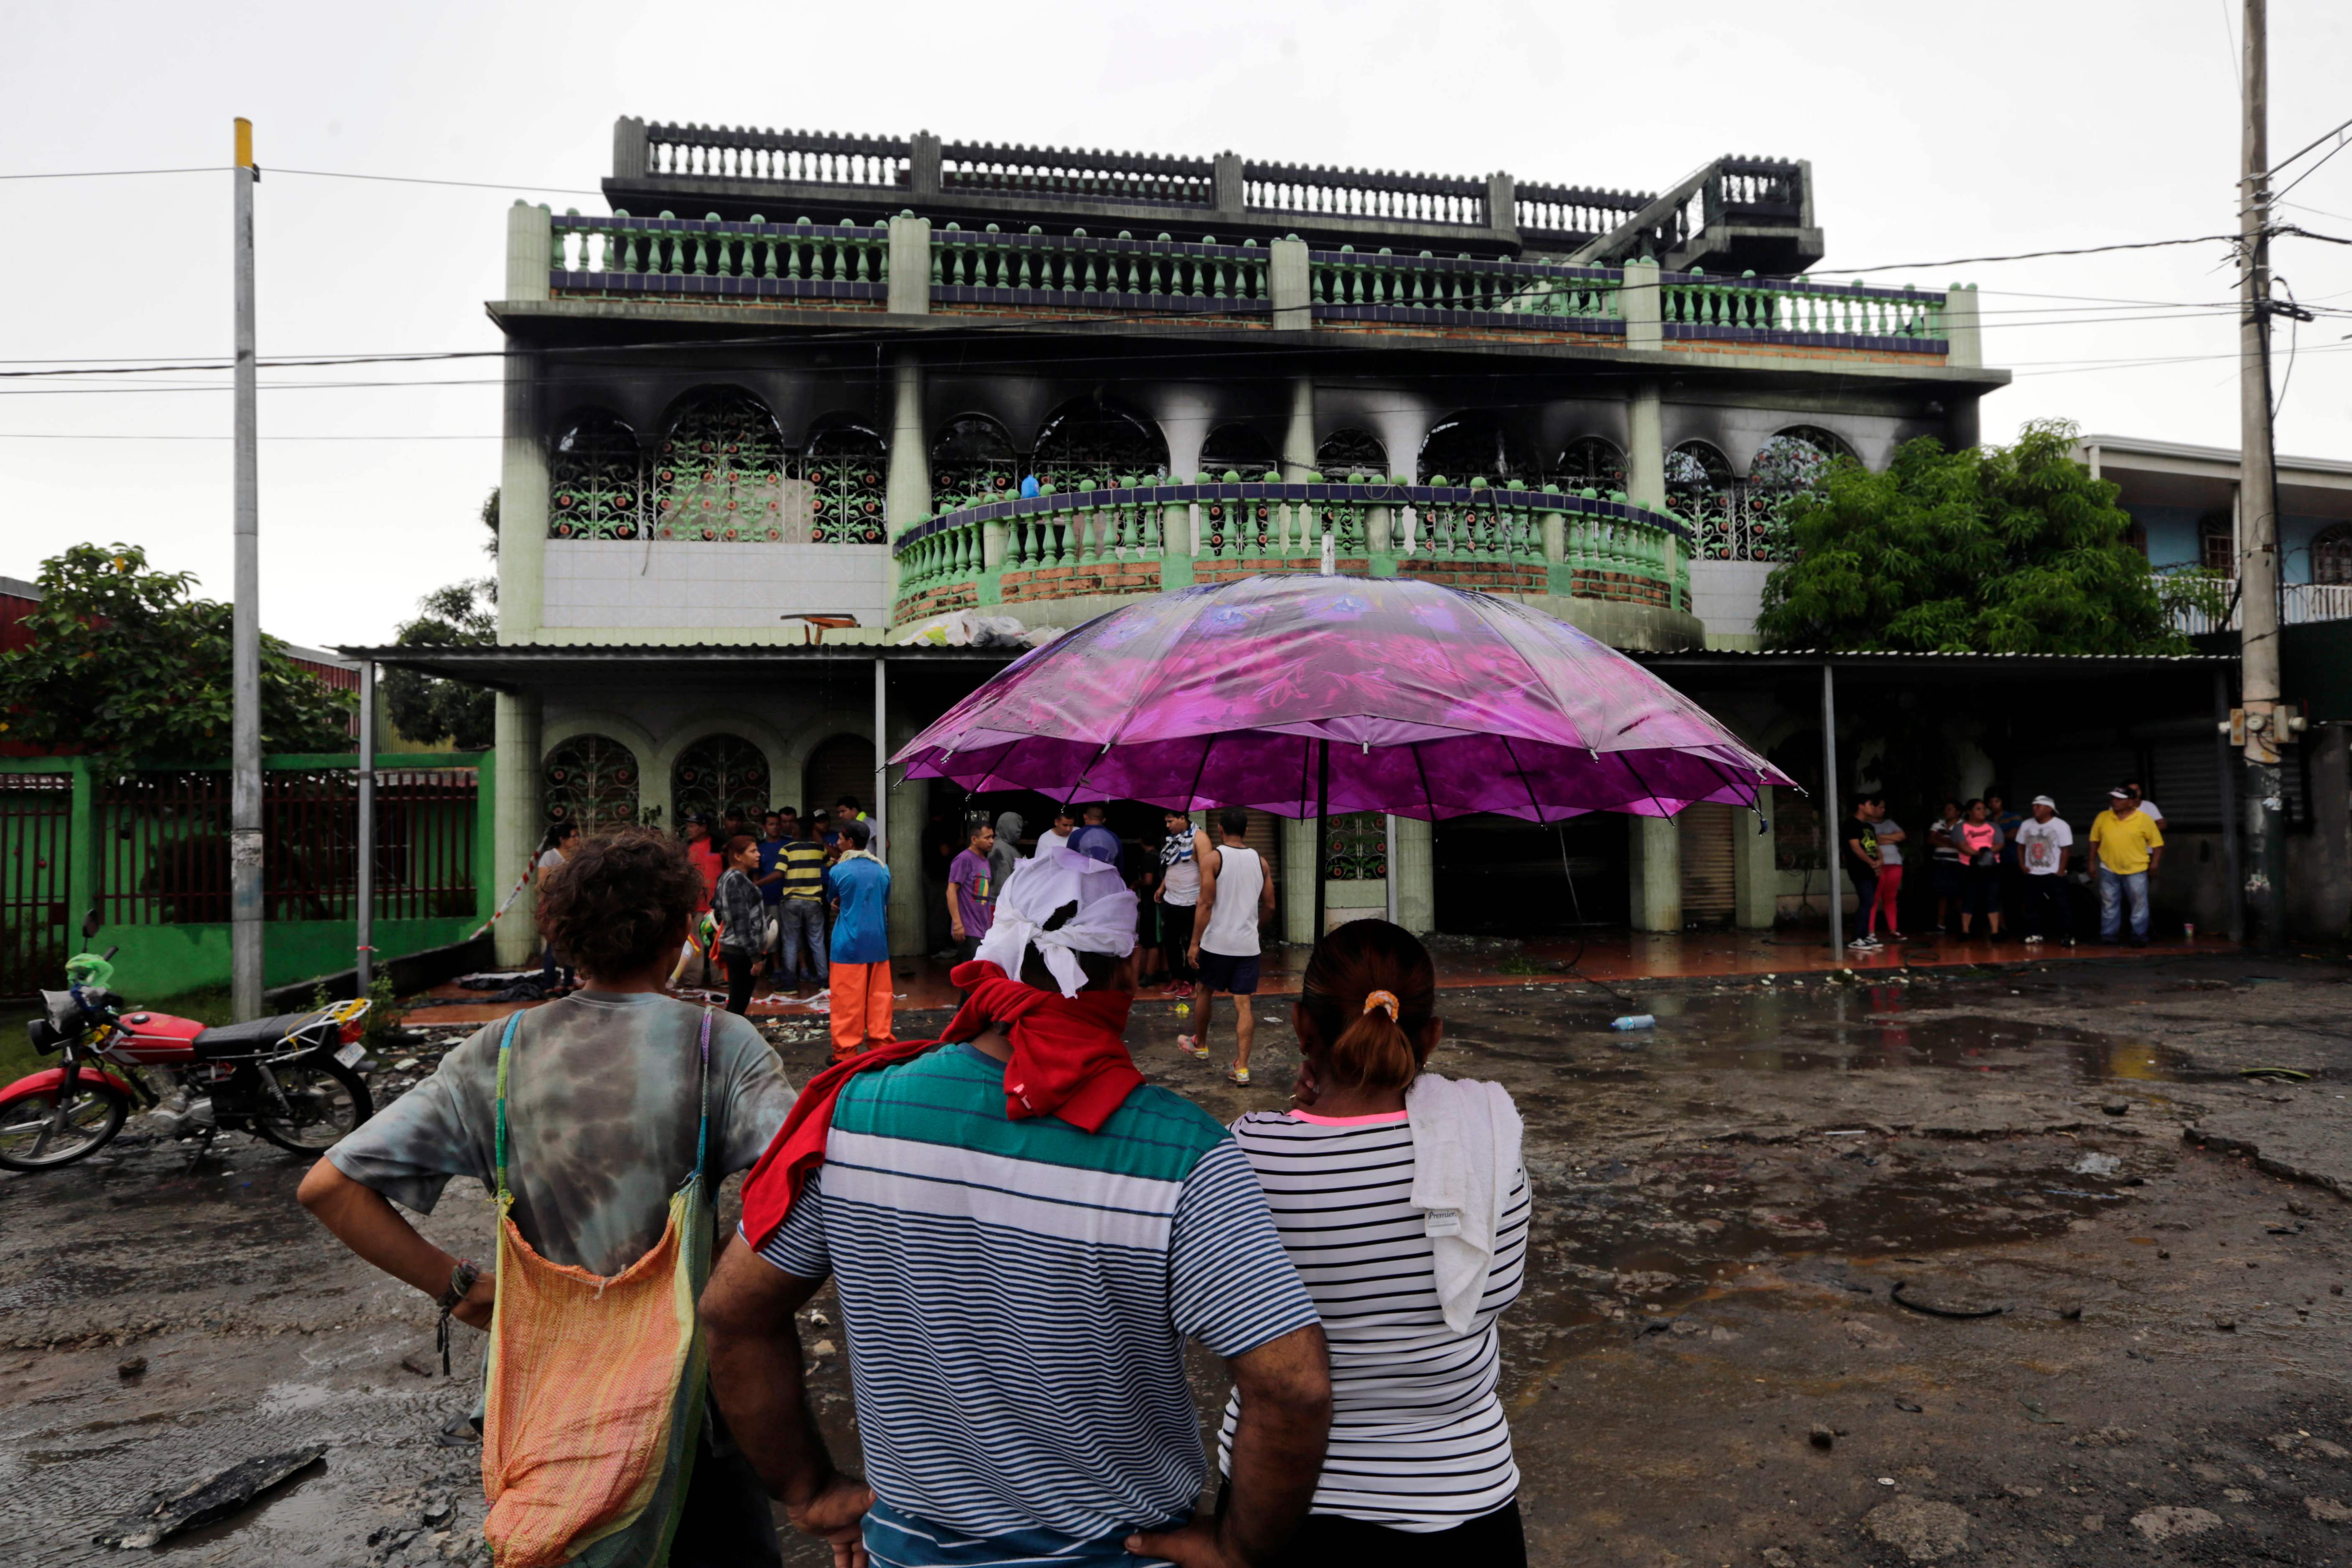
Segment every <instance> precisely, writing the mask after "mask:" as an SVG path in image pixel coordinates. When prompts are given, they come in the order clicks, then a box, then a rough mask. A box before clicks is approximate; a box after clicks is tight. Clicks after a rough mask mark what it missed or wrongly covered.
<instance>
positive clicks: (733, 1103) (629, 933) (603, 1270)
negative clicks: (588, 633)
mask: <svg viewBox="0 0 2352 1568" xmlns="http://www.w3.org/2000/svg"><path fill="white" fill-rule="evenodd" d="M705 896H706V891H705V886H704V883H703V880H702V876H701V873H699V872H698V870H697V869H696V868H695V867H694V866H692V865H691V864H689V863H688V860H687V852H686V849H685V846H683V845H682V844H680V843H679V842H678V841H677V840H675V839H671V838H667V837H665V836H663V835H661V834H658V833H655V832H650V831H646V830H644V829H639V828H626V829H623V830H621V831H617V832H614V833H610V834H604V835H599V836H597V837H595V838H592V839H590V840H588V841H586V842H585V843H584V844H582V845H581V846H580V847H579V848H577V849H576V850H574V851H573V852H572V856H571V858H570V859H569V860H567V861H566V862H564V866H563V874H562V876H560V877H557V878H555V879H553V880H552V881H551V883H550V884H549V886H548V889H547V894H546V897H545V900H544V902H543V903H542V904H541V910H540V924H541V931H542V932H543V933H544V935H545V936H547V938H548V940H549V941H551V943H553V944H554V946H555V947H556V949H557V950H558V951H559V952H561V953H562V954H564V955H565V956H568V957H569V958H571V959H572V962H573V963H575V964H577V965H578V966H579V968H580V973H581V978H582V980H583V987H582V988H581V989H580V990H578V991H575V992H573V993H572V995H571V996H569V997H566V998H563V999H562V1001H557V1002H550V1003H547V1004H546V1005H544V1006H542V1007H539V1008H535V1009H531V1010H530V1012H529V1013H527V1014H526V1015H525V1016H524V1018H523V1019H522V1021H521V1022H520V1025H519V1026H518V1028H517V1030H516V1038H515V1040H514V1044H513V1048H512V1050H511V1051H509V1060H508V1069H507V1076H508V1082H507V1089H506V1102H507V1124H508V1134H507V1141H508V1154H507V1165H508V1180H509V1186H510V1187H511V1188H512V1190H513V1192H514V1207H513V1209H512V1211H511V1213H512V1218H513V1220H514V1223H515V1227H516V1228H517V1229H519V1230H520V1232H521V1233H522V1238H523V1239H524V1240H525V1241H527V1242H529V1243H530V1246H531V1248H532V1249H534V1250H535V1251H537V1252H538V1253H539V1255H540V1256H541V1257H542V1258H545V1259H547V1260H549V1261H550V1262H552V1263H556V1264H567V1265H571V1266H573V1267H576V1268H581V1269H585V1270H588V1271H589V1272H590V1273H592V1274H596V1275H600V1276H604V1277H606V1278H610V1277H611V1276H614V1275H616V1274H619V1273H620V1272H621V1271H622V1270H625V1269H627V1268H628V1267H629V1266H630V1265H631V1264H633V1263H635V1262H636V1261H637V1260H639V1259H641V1258H643V1257H644V1256H645V1255H646V1253H647V1252H648V1251H650V1250H651V1249H653V1248H654V1246H655V1244H656V1242H658V1241H659V1240H660V1239H661V1237H662V1233H663V1230H664V1228H665V1226H666V1224H667V1220H668V1217H669V1198H670V1194H671V1193H672V1192H673V1191H675V1190H676V1189H677V1186H678V1183H679V1181H680V1179H681V1178H682V1177H683V1176H684V1175H685V1173H687V1172H688V1171H690V1170H692V1169H693V1168H694V1158H695V1145H696V1133H697V1128H698V1107H699V1103H700V1096H699V1090H700V1086H701V1080H702V1074H701V1067H700V1033H701V1029H702V1022H703V1015H702V1009H698V1008H695V1007H692V1006H689V1005H688V1004H687V1003H685V1002H682V1001H679V1000H677V998H672V997H667V996H664V995H663V994H662V980H663V977H665V976H666V975H667V973H668V971H669V966H670V962H671V959H672V957H673V956H675V955H676V954H677V950H678V947H679V946H680V945H681V944H682V943H684V942H685V940H686V929H687V925H688V922H689V921H690V920H691V919H693V918H694V916H695V915H696V913H697V906H698V904H701V903H702V902H703V901H704V899H705ZM505 1026H506V1020H505V1019H499V1021H498V1022H496V1023H491V1024H487V1025H485V1026H483V1028H482V1029H481V1030H478V1032H477V1033H475V1034H474V1035H473V1037H472V1038H470V1039H469V1040H467V1041H466V1042H465V1043H464V1044H463V1045H460V1046H459V1047H457V1050H455V1051H451V1052H450V1053H449V1054H448V1055H447V1056H446V1057H444V1058H443V1059H442V1061H441V1064H440V1066H439V1067H438V1068H436V1070H435V1071H434V1072H433V1073H432V1075H431V1076H430V1077H428V1078H426V1079H425V1081H424V1082H422V1083H419V1084H418V1085H417V1086H416V1087H415V1089H412V1090H410V1091H409V1092H407V1093H406V1094H404V1095H403V1096H401V1098H399V1099H398V1100H395V1101H394V1102H393V1103H392V1104H391V1105H390V1106H388V1107H386V1108H385V1109H384V1110H383V1111H380V1112H378V1113H376V1115H375V1117H374V1119H373V1120H372V1121H370V1122H368V1123H367V1124H365V1125H364V1126H362V1127H361V1128H360V1129H359V1130H358V1131H357V1132H355V1133H353V1134H352V1135H351V1136H350V1137H347V1138H345V1139H344V1140H343V1141H342V1142H341V1143H339V1144H337V1145H335V1146H334V1147H333V1148H332V1149H331V1150H329V1151H328V1152H327V1155H326V1157H325V1158H324V1159H322V1160H320V1162H319V1163H318V1164H317V1165H316V1166H313V1167H312V1168H311V1170H310V1174H309V1175H308V1176H305V1177H304V1178H303V1180H302V1186H301V1191H300V1194H299V1197H300V1199H301V1202H302V1204H303V1205H304V1207H308V1208H309V1209H310V1212H311V1213H312V1214H314V1215H316V1216H317V1217H318V1218H319V1220H320V1223H322V1224H323V1225H325V1226H326V1227H327V1228H328V1229H329V1230H331V1231H332V1232H334V1234H335V1235H336V1237H337V1238H339V1239H341V1241H342V1242H343V1244H344V1245H345V1246H347V1247H349V1248H350V1249H352V1251H354V1252H356V1253H358V1254H359V1255H360V1256H361V1257H362V1258H364V1259H366V1260H368V1261H369V1262H371V1263H373V1264H374V1265H375V1266H376V1267H377V1268H379V1269H381V1270H383V1271H384V1272H385V1273H387V1274H390V1275H392V1276H393V1277H394V1279H397V1280H402V1281H406V1282H407V1283H408V1284H411V1285H413V1286H415V1288H416V1289H417V1290H419V1291H423V1292H424V1293H425V1296H426V1297H427V1298H428V1299H436V1300H437V1299H442V1298H444V1297H445V1294H446V1295H454V1296H456V1297H457V1298H458V1299H457V1302H456V1305H455V1309H454V1311H453V1312H452V1314H451V1315H453V1316H454V1317H456V1318H457V1320H458V1321H459V1322H465V1323H468V1324H471V1325H472V1326H474V1327H476V1328H486V1327H488V1323H489V1320H490V1308H491V1304H492V1301H493V1300H494V1299H495V1295H496V1290H495V1283H494V1280H493V1277H492V1275H491V1274H490V1272H489V1271H488V1270H476V1268H475V1266H474V1265H472V1264H470V1263H464V1262H461V1260H458V1259H457V1258H454V1257H452V1256H450V1255H449V1254H448V1253H447V1252H445V1251H443V1250H442V1249H440V1248H439V1247H437V1246H436V1245H434V1244H433V1243H432V1242H430V1241H428V1240H426V1239H425V1238H424V1237H422V1236H420V1235H418V1234H417V1232H416V1229H415V1227H414V1226H412V1225H410V1224H409V1222H408V1221H407V1219H405V1218H403V1217H402V1215H401V1214H400V1212H399V1210H397V1209H395V1208H394V1207H393V1203H394V1201H397V1202H398V1203H399V1204H401V1205H402V1206H403V1207H406V1208H410V1209H414V1210H415V1211H416V1212H417V1213H419V1214H430V1213H432V1212H433V1208H434V1206H435V1205H436V1203H438V1202H439V1201H440V1198H441V1192H442V1189H443V1188H444V1187H445V1186H447V1185H448V1181H449V1178H450V1177H451V1176H471V1177H472V1178H473V1179H475V1180H476V1181H478V1182H480V1183H482V1184H483V1186H495V1184H496V1180H497V1175H496V1172H497V1158H498V1152H497V1128H498V1115H497V1107H498V1100H499V1036H500V1035H501V1033H502V1032H503V1030H504V1029H505ZM792 1103H793V1090H792V1085H791V1084H790V1083H788V1082H785V1080H784V1074H783V1071H782V1068H781V1067H780V1066H779V1065H778V1064H777V1061H776V1053H775V1052H774V1051H772V1050H770V1049H769V1047H768V1043H767V1041H765V1040H762V1039H761V1038H760V1034H759V1031H758V1030H755V1029H754V1028H752V1026H751V1023H750V1022H749V1021H748V1020H746V1019H740V1018H737V1017H734V1016H732V1015H730V1014H725V1013H721V1014H719V1015H717V1016H715V1017H713V1018H712V1019H711V1020H710V1067H709V1115H710V1124H709V1177H710V1180H711V1181H712V1183H713V1184H714V1185H715V1184H716V1183H717V1182H718V1181H719V1180H720V1179H722V1178H724V1177H725V1176H727V1175H728V1174H729V1173H730V1172H734V1171H740V1170H744V1169H747V1168H748V1167H749V1166H751V1164H752V1162H754V1161H755V1160H757V1159H758V1158H759V1157H760V1154H761V1151H762V1150H763V1149H765V1148H766V1147H767V1146H768V1143H769V1140H770V1139H771V1138H772V1137H773V1136H774V1135H775V1133H776V1130H777V1129H778V1128H779V1127H781V1126H782V1124H783V1120H784V1113H786V1112H787V1111H789V1110H790V1109H791V1108H792ZM463 1281H470V1284H469V1285H468V1286H467V1288H465V1289H463V1290H462V1291H460V1290H458V1289H457V1287H458V1285H459V1284H460V1283H461V1282H463ZM669 1561H670V1562H671V1563H674V1564H678V1565H679V1568H684V1565H686V1564H689V1563H710V1564H718V1563H729V1564H733V1563H747V1564H756V1563H777V1562H779V1561H780V1557H779V1551H778V1547H777V1544H776V1537H775V1526H774V1523H773V1521H772V1517H771V1515H770V1512H769V1509H768V1501H767V1498H766V1495H765V1492H764V1490H763V1489H762V1488H761V1484H760V1481H759V1478H758V1477H757V1476H756V1475H755V1474H753V1473H752V1471H751V1468H750V1466H749V1465H748V1464H747V1463H745V1461H744V1460H743V1458H742V1457H741V1456H740V1454H738V1453H737V1452H736V1451H735V1448H734V1447H733V1445H732V1444H731V1443H730V1442H729V1441H728V1439H727V1437H726V1435H725V1433H724V1432H723V1431H716V1432H714V1431H712V1430H710V1429H709V1428H707V1427H706V1428H705V1430H704V1431H703V1433H702V1435H701V1437H700V1439H699V1443H698V1448H697V1449H696V1453H695V1458H694V1468H693V1472H692V1479H691V1480H690V1482H689V1483H688V1493H687V1497H686V1500H685V1505H684V1509H683V1516H682V1521H681V1523H680V1525H679V1527H678V1531H677V1539H676V1543H675V1544H674V1545H673V1546H672V1548H671V1551H670V1556H669Z"/></svg>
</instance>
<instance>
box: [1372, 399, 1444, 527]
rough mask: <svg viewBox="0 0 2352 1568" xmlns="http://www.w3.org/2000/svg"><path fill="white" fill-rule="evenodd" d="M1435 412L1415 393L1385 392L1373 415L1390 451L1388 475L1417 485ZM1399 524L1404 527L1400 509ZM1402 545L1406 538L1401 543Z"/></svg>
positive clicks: (1375, 429)
mask: <svg viewBox="0 0 2352 1568" xmlns="http://www.w3.org/2000/svg"><path fill="white" fill-rule="evenodd" d="M1430 423H1431V414H1430V412H1429V410H1428V409H1426V408H1424V407H1423V406H1422V405H1421V402H1420V400H1419V399H1418V398H1416V397H1414V396H1413V394H1412V393H1411V392H1403V391H1401V390H1391V391H1388V392H1384V394H1383V396H1382V399H1381V404H1380V406H1379V407H1377V408H1376V409H1375V410H1374V412H1373V413H1372V415H1371V424H1372V430H1373V432H1374V434H1377V435H1379V436H1380V438H1381V449H1382V450H1383V451H1385V452H1386V453H1387V454H1388V459H1389V471H1388V477H1390V478H1392V479H1402V480H1403V481H1404V482H1405V483H1406V484H1408V485H1412V484H1416V483H1418V482H1419V481H1420V478H1421V444H1422V443H1423V442H1424V441H1426V440H1428V439H1429V426H1430ZM1397 527H1398V528H1400V529H1402V528H1403V527H1404V517H1403V516H1402V512H1400V515H1399V516H1398V517H1397ZM1399 548H1402V541H1400V546H1399Z"/></svg>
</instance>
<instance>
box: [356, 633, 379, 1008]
mask: <svg viewBox="0 0 2352 1568" xmlns="http://www.w3.org/2000/svg"><path fill="white" fill-rule="evenodd" d="M359 761H360V766H359V786H360V789H359V796H360V799H359V810H360V821H359V830H360V831H359V841H360V863H359V867H358V870H359V886H358V888H357V889H356V890H355V891H356V893H357V894H358V907H357V912H356V913H357V917H356V919H355V920H354V922H353V924H354V925H355V926H356V928H357V929H356V932H355V935H356V936H357V939H358V940H357V946H358V949H359V956H358V962H356V963H355V964H354V965H353V966H352V970H353V975H352V977H353V978H354V979H355V980H356V981H357V982H358V985H359V989H358V991H357V993H356V994H357V995H359V996H362V997H364V996H366V995H367V994H368V991H369V989H370V988H372V987H373V986H374V984H375V661H374V660H373V659H363V660H362V661H361V662H360V758H359Z"/></svg>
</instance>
